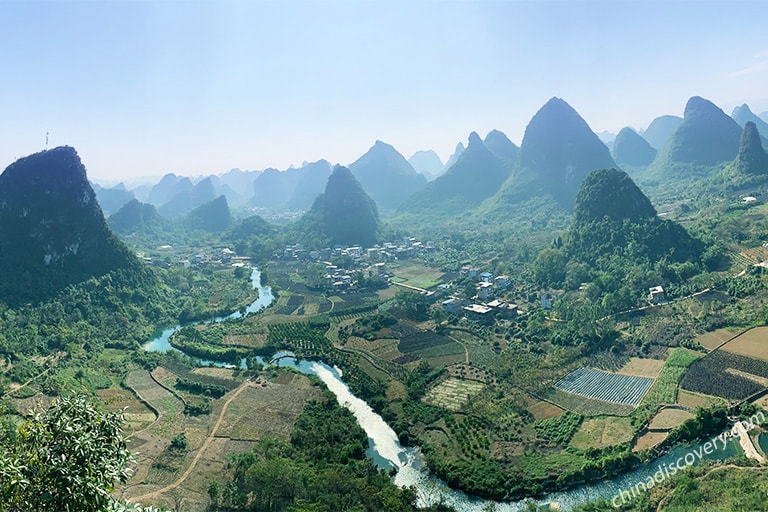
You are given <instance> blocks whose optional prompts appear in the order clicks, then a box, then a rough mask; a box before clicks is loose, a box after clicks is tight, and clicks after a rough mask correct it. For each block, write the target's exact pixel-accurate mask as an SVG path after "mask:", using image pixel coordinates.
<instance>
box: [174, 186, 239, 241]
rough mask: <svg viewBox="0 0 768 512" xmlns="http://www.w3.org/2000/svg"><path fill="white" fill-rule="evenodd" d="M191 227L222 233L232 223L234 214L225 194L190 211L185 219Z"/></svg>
mask: <svg viewBox="0 0 768 512" xmlns="http://www.w3.org/2000/svg"><path fill="white" fill-rule="evenodd" d="M183 222H184V224H185V225H186V226H187V227H189V228H190V229H202V230H204V231H210V232H214V233H220V232H222V231H224V230H225V229H227V228H228V227H229V225H230V224H231V223H232V214H231V213H230V211H229V204H228V203H227V198H226V196H224V195H220V196H219V197H217V198H216V199H214V200H213V201H211V202H209V203H205V204H202V205H200V206H198V207H197V208H195V209H194V210H192V211H191V212H189V213H188V214H187V215H186V217H184V220H183Z"/></svg>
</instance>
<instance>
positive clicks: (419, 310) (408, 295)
mask: <svg viewBox="0 0 768 512" xmlns="http://www.w3.org/2000/svg"><path fill="white" fill-rule="evenodd" d="M395 302H396V303H397V305H398V306H399V307H400V308H401V309H402V310H403V312H404V313H405V315H406V316H407V317H408V318H410V319H411V320H417V321H419V320H426V319H427V309H428V307H429V304H427V299H426V298H425V297H424V295H422V294H421V293H419V292H415V291H412V290H402V289H400V290H397V292H396V293H395Z"/></svg>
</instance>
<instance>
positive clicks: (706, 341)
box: [694, 329, 734, 350]
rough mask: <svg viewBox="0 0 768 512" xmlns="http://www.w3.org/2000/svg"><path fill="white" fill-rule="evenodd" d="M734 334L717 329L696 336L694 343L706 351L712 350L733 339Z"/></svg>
mask: <svg viewBox="0 0 768 512" xmlns="http://www.w3.org/2000/svg"><path fill="white" fill-rule="evenodd" d="M733 336H734V333H732V332H731V331H729V330H727V329H718V330H716V331H712V332H708V333H705V334H702V335H701V336H698V337H697V338H696V339H695V340H694V341H696V342H698V343H699V345H701V346H702V347H704V348H705V349H707V350H714V349H716V348H717V347H719V346H720V345H722V344H723V343H724V342H726V341H728V340H729V339H731V338H733Z"/></svg>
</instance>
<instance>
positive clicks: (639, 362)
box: [616, 357, 664, 379]
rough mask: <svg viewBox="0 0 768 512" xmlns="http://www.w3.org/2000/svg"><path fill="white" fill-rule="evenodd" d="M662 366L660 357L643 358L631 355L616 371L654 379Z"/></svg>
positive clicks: (662, 362)
mask: <svg viewBox="0 0 768 512" xmlns="http://www.w3.org/2000/svg"><path fill="white" fill-rule="evenodd" d="M663 367H664V361H662V360H661V359H644V358H640V357H632V358H630V360H629V362H627V364H625V365H624V366H623V367H622V368H621V369H620V370H619V371H618V372H616V373H620V374H622V375H634V376H635V377H646V378H649V379H655V378H656V377H658V376H659V374H660V373H661V369H662V368H663Z"/></svg>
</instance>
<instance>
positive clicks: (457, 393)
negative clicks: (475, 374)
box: [424, 377, 484, 411]
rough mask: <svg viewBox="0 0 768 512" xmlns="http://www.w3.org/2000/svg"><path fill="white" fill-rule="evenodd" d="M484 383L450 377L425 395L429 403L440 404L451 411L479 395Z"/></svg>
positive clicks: (425, 399) (456, 409)
mask: <svg viewBox="0 0 768 512" xmlns="http://www.w3.org/2000/svg"><path fill="white" fill-rule="evenodd" d="M483 387H484V384H481V383H479V382H475V381H473V380H463V379H455V378H452V377H451V378H448V379H446V380H444V381H443V382H441V383H440V384H438V385H437V386H435V387H434V388H432V389H431V390H430V391H429V392H428V393H427V395H426V396H425V397H424V401H425V402H427V403H428V404H434V405H439V406H440V407H445V408H446V409H449V410H451V411H458V410H459V409H461V406H462V405H464V404H465V403H466V402H467V401H468V400H470V399H471V398H472V397H473V396H475V395H477V394H478V393H479V392H480V391H481V390H482V389H483Z"/></svg>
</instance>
